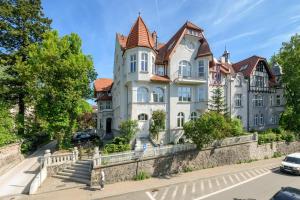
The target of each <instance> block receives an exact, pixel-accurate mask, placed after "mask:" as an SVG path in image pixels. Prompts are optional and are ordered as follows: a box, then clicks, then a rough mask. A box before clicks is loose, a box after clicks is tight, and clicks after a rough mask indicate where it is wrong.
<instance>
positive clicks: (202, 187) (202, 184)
mask: <svg viewBox="0 0 300 200" xmlns="http://www.w3.org/2000/svg"><path fill="white" fill-rule="evenodd" d="M203 190H204V183H203V181H201V191H203Z"/></svg>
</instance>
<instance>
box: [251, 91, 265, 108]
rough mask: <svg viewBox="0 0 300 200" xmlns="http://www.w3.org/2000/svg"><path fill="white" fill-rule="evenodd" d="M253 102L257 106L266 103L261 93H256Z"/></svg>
mask: <svg viewBox="0 0 300 200" xmlns="http://www.w3.org/2000/svg"><path fill="white" fill-rule="evenodd" d="M253 104H254V106H256V107H262V106H263V104H264V100H263V97H262V96H261V95H259V94H257V95H254V99H253Z"/></svg>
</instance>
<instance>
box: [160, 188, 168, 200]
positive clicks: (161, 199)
mask: <svg viewBox="0 0 300 200" xmlns="http://www.w3.org/2000/svg"><path fill="white" fill-rule="evenodd" d="M168 191H169V188H166V189H165V191H164V193H163V195H162V196H161V198H160V200H164V199H165V198H166V196H167V193H168Z"/></svg>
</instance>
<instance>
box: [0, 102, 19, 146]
mask: <svg viewBox="0 0 300 200" xmlns="http://www.w3.org/2000/svg"><path fill="white" fill-rule="evenodd" d="M14 133H15V131H14V120H13V117H12V115H11V114H10V112H9V109H8V106H7V105H5V104H4V103H3V102H1V101H0V147H1V146H3V145H6V144H10V143H12V142H15V141H16V140H17V137H16V135H15V134H14Z"/></svg>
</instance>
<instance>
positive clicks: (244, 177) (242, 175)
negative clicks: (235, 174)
mask: <svg viewBox="0 0 300 200" xmlns="http://www.w3.org/2000/svg"><path fill="white" fill-rule="evenodd" d="M239 174H240V175H241V177H243V179H244V180H246V179H247V177H246V176H245V175H244V173H242V172H240V173H239Z"/></svg>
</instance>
